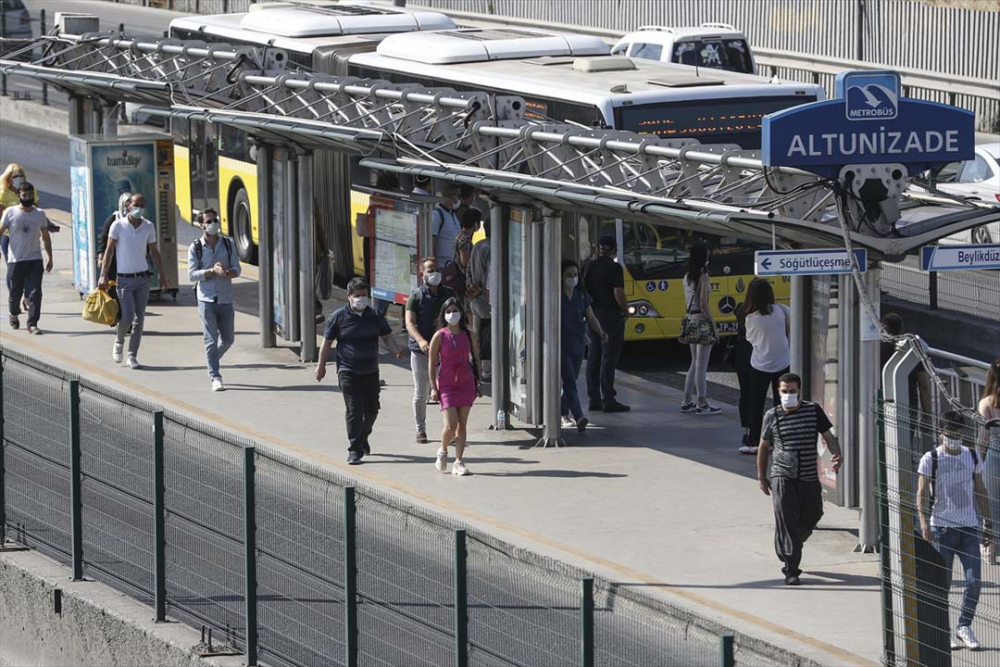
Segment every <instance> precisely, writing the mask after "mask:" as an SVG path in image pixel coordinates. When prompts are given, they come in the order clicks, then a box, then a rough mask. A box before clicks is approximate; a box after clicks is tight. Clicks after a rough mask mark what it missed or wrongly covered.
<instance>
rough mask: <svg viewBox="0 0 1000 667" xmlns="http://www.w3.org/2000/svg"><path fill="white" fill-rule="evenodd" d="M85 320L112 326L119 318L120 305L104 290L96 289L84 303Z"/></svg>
mask: <svg viewBox="0 0 1000 667" xmlns="http://www.w3.org/2000/svg"><path fill="white" fill-rule="evenodd" d="M82 314H83V319H85V320H87V321H88V322H94V323H95V324H103V325H105V326H111V325H112V324H114V323H115V319H116V318H117V317H118V303H117V302H115V300H114V299H113V298H112V297H111V295H110V294H108V293H107V292H106V291H104V290H102V289H95V290H94V291H93V292H91V293H90V294H88V295H87V300H86V301H85V302H84V303H83V313H82Z"/></svg>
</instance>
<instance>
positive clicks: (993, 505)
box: [979, 359, 1000, 564]
mask: <svg viewBox="0 0 1000 667" xmlns="http://www.w3.org/2000/svg"><path fill="white" fill-rule="evenodd" d="M979 414H981V415H982V416H983V418H984V419H985V420H986V421H990V420H994V419H997V420H1000V359H997V360H995V361H994V362H993V363H992V364H990V369H989V370H988V371H987V372H986V388H985V389H983V398H982V400H981V401H979ZM979 460H980V461H982V462H983V463H984V464H985V469H984V472H983V482H984V483H985V485H986V491H987V492H988V493H989V496H990V516H991V517H1000V513H998V514H994V512H1000V426H993V427H991V428H987V429H985V430H984V432H983V437H982V438H980V440H979ZM995 550H996V547H995V542H994V541H993V540H991V541H990V543H989V545H988V546H986V547H984V549H983V557H984V558H985V559H986V562H987V563H991V564H992V563H993V562H994V559H995V557H996V551H995Z"/></svg>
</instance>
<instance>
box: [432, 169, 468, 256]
mask: <svg viewBox="0 0 1000 667" xmlns="http://www.w3.org/2000/svg"><path fill="white" fill-rule="evenodd" d="M459 192H460V189H459V187H458V185H455V184H454V183H451V184H448V185H445V186H444V188H443V189H442V192H441V201H440V202H438V204H437V206H435V207H434V210H432V211H431V234H432V235H433V236H434V252H435V255H436V257H437V261H438V264H439V265H441V266H445V265H446V264H448V262H452V261H454V260H455V238H456V237H457V236H458V233H459V232H460V231H461V230H462V224H461V222H460V221H459V219H458V216H457V215H455V209H456V208H458V205H459V201H458V195H459Z"/></svg>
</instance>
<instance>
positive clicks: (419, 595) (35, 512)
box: [0, 348, 787, 667]
mask: <svg viewBox="0 0 1000 667" xmlns="http://www.w3.org/2000/svg"><path fill="white" fill-rule="evenodd" d="M0 361H2V366H0V376H2V382H0V392H2V393H0V543H2V542H3V540H4V539H5V538H9V539H12V540H14V541H17V542H19V543H21V544H23V545H26V546H29V547H32V548H35V549H37V550H38V551H40V552H42V553H44V554H46V555H48V556H50V557H52V558H54V559H56V560H58V561H60V562H62V563H63V564H65V565H67V566H69V567H70V568H71V569H72V572H73V577H74V579H84V578H85V579H94V580H97V581H100V582H103V583H105V584H108V585H110V586H112V587H115V588H117V589H118V590H120V591H122V592H124V593H126V594H127V595H129V596H131V597H134V598H136V599H137V600H140V601H142V602H144V603H145V604H148V605H150V606H151V607H153V609H154V610H155V617H156V619H157V620H158V621H163V620H165V619H166V618H167V617H168V616H169V617H172V618H175V619H178V620H180V621H182V622H185V623H187V624H189V625H192V626H194V627H195V628H198V627H201V628H202V631H203V633H204V632H205V630H206V629H208V630H210V631H212V632H213V633H214V637H215V640H214V642H213V647H212V651H215V652H221V651H225V650H229V651H238V652H241V653H243V654H245V655H246V657H247V662H248V664H249V665H256V664H258V661H259V662H260V663H262V664H267V665H275V666H282V667H284V666H293V667H294V666H302V665H324V666H325V665H331V664H337V665H352V666H353V665H357V664H358V663H359V662H361V663H364V664H373V665H386V666H389V667H395V666H399V665H407V666H409V665H427V666H429V667H437V666H440V665H445V664H455V665H459V666H462V665H510V666H514V665H524V666H526V667H535V666H537V665H552V666H558V665H567V666H573V665H589V666H591V667H593V666H596V665H606V666H609V667H610V666H611V665H614V666H621V665H624V666H627V665H636V666H640V665H661V664H684V665H695V666H699V665H703V666H705V667H709V666H714V665H717V664H719V661H720V652H721V655H722V657H723V658H722V659H723V662H722V664H723V665H734V664H747V665H750V664H753V665H767V664H783V663H785V662H787V660H785V659H780V660H779V659H769V658H767V657H766V656H764V655H762V654H760V653H757V652H755V651H754V650H752V649H750V648H745V647H743V646H737V647H736V648H737V650H736V651H735V652H734V646H733V643H732V637H731V635H728V633H727V632H726V631H725V630H724V629H722V628H719V627H718V626H715V625H714V624H712V623H710V622H707V621H705V622H703V621H700V620H698V619H696V618H694V617H693V616H691V615H690V614H689V613H686V612H682V611H679V610H674V609H672V608H670V607H669V606H667V605H664V604H662V603H659V602H658V601H655V600H652V599H648V598H645V597H644V596H642V595H640V594H637V593H635V591H633V590H631V589H630V588H629V587H628V586H627V585H620V584H613V583H609V582H607V581H604V580H601V579H595V578H593V577H592V576H591V575H589V574H587V573H585V572H582V571H579V570H576V569H574V568H571V567H569V566H566V565H563V564H561V563H558V562H556V561H552V560H549V559H546V558H543V557H540V556H534V555H531V554H529V553H527V552H525V551H524V550H521V549H516V548H514V547H511V546H509V545H507V544H504V543H502V542H499V541H497V540H494V539H492V538H490V537H488V536H486V535H483V534H480V533H478V532H477V531H473V530H467V529H465V528H464V527H463V526H461V525H459V524H457V523H456V522H453V521H450V520H449V519H447V518H444V517H440V516H434V515H432V514H429V513H425V512H424V511H422V510H419V509H417V508H414V507H411V506H408V505H407V504H405V503H403V502H401V501H399V500H396V499H393V498H391V497H389V496H386V495H384V494H382V493H380V492H378V491H375V490H367V489H355V488H354V487H353V486H352V482H351V481H350V480H348V479H346V478H341V477H339V476H337V475H335V474H333V473H330V472H327V471H324V470H320V469H318V468H313V467H311V466H309V465H308V464H305V463H303V462H301V461H299V460H295V459H292V458H290V457H288V456H285V455H283V454H281V453H280V452H277V451H274V450H271V449H267V448H264V447H261V446H260V445H255V444H254V443H252V442H251V441H249V440H247V439H245V438H242V437H239V436H236V435H234V434H232V433H230V432H227V431H225V430H222V429H219V428H215V427H213V426H211V425H208V424H204V423H199V422H196V421H193V420H191V419H188V418H187V417H184V416H182V415H179V414H176V413H173V412H170V411H165V410H161V409H159V408H157V407H156V406H154V405H150V404H148V403H145V402H143V401H141V400H138V399H136V398H135V397H133V396H128V395H124V394H122V393H119V392H117V391H115V390H113V389H110V388H108V387H104V386H101V385H98V384H96V383H93V382H90V381H88V380H81V379H78V378H76V377H74V376H72V375H70V374H67V373H65V372H63V371H61V370H59V369H57V368H53V367H50V366H47V365H45V364H43V363H40V362H38V361H36V360H33V359H31V358H29V357H26V356H23V355H21V354H18V353H15V352H13V351H11V350H9V349H5V348H0ZM720 636H721V637H722V639H721V641H722V647H721V648H720ZM199 649H200V650H201V651H202V652H204V651H208V650H209V649H208V646H207V645H205V646H200V647H199ZM786 657H787V656H786Z"/></svg>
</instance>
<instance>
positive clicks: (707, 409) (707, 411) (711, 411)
mask: <svg viewBox="0 0 1000 667" xmlns="http://www.w3.org/2000/svg"><path fill="white" fill-rule="evenodd" d="M694 413H695V414H696V415H701V416H705V415H721V414H722V408H720V407H718V406H716V405H709V404H708V403H706V404H705V405H699V406H698V407H697V408H695V411H694Z"/></svg>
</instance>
